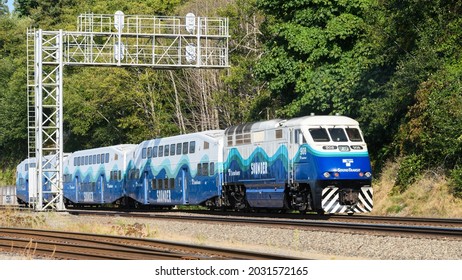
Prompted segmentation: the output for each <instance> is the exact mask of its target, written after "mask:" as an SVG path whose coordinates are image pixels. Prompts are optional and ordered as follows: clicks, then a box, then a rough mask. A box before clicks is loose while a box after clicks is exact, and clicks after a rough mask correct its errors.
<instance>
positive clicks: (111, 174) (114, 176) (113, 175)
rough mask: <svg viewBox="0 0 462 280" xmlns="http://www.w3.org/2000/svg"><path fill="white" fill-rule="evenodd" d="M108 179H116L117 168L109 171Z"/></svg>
mask: <svg viewBox="0 0 462 280" xmlns="http://www.w3.org/2000/svg"><path fill="white" fill-rule="evenodd" d="M109 180H117V170H114V171H111V173H110V175H109Z"/></svg>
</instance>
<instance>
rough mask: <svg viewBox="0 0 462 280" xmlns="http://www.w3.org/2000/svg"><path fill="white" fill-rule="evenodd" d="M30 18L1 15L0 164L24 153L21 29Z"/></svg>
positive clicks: (23, 60) (24, 111)
mask: <svg viewBox="0 0 462 280" xmlns="http://www.w3.org/2000/svg"><path fill="white" fill-rule="evenodd" d="M29 24H30V21H29V19H27V18H23V19H19V18H16V17H9V16H0V83H1V84H2V86H1V87H0V154H1V160H0V165H4V164H5V163H8V162H11V161H13V162H14V161H16V160H18V159H19V158H24V157H25V156H26V154H27V128H26V126H27V120H26V117H25V116H27V112H26V94H25V93H26V82H25V80H24V77H25V76H26V69H25V64H26V63H25V59H26V55H25V51H26V42H25V36H24V30H26V28H27V26H28V25H29Z"/></svg>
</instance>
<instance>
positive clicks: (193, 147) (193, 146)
mask: <svg viewBox="0 0 462 280" xmlns="http://www.w3.org/2000/svg"><path fill="white" fill-rule="evenodd" d="M195 152H196V141H191V142H189V153H190V154H194V153H195Z"/></svg>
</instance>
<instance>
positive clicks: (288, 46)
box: [257, 0, 370, 116]
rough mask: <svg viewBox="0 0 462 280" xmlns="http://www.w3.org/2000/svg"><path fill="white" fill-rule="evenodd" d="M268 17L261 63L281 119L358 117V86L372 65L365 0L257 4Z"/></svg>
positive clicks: (276, 0) (264, 0)
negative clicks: (328, 115) (318, 115)
mask: <svg viewBox="0 0 462 280" xmlns="http://www.w3.org/2000/svg"><path fill="white" fill-rule="evenodd" d="M257 4H258V7H259V8H260V9H262V10H263V11H264V12H265V13H266V14H267V15H268V16H267V19H266V22H265V25H264V34H265V37H264V41H266V42H267V43H266V45H265V52H264V54H263V56H262V58H261V60H260V61H259V63H258V65H257V74H258V77H259V78H260V79H261V80H262V81H265V82H267V85H268V88H269V90H270V91H271V98H272V99H273V100H274V102H273V104H274V105H275V107H276V108H280V109H279V114H280V115H285V116H297V115H305V114H307V113H310V112H315V113H333V112H335V113H342V114H348V115H355V110H354V108H357V107H358V100H361V98H362V97H361V96H357V94H356V90H355V89H356V87H357V86H358V83H359V80H360V77H361V74H362V73H363V72H364V71H365V70H367V68H368V64H369V58H368V55H369V52H370V47H369V46H368V44H367V43H366V42H367V41H366V39H367V38H366V32H365V31H366V27H367V24H366V22H365V20H364V16H365V11H366V9H367V7H368V4H369V1H367V0H354V1H346V0H345V1H324V0H313V1H279V0H259V1H257Z"/></svg>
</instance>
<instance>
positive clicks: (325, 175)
mask: <svg viewBox="0 0 462 280" xmlns="http://www.w3.org/2000/svg"><path fill="white" fill-rule="evenodd" d="M322 175H324V178H329V177H330V173H329V172H324V174H322Z"/></svg>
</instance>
